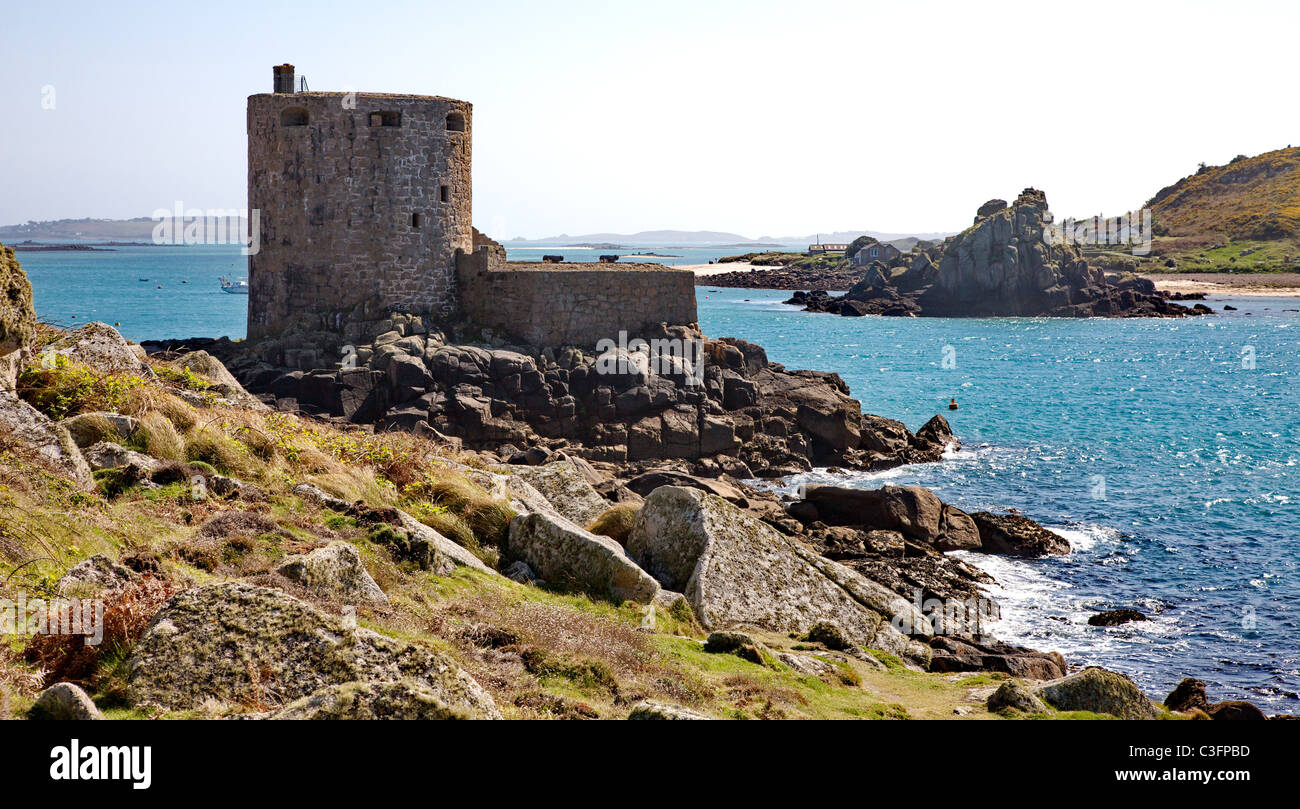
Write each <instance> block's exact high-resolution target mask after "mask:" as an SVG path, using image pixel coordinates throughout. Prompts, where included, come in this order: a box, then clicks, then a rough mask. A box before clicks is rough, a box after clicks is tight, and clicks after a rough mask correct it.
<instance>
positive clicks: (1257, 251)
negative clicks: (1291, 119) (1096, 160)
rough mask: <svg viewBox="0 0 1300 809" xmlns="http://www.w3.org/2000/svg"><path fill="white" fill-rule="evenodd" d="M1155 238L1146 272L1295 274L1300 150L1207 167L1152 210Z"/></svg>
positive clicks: (1169, 190) (1162, 195)
mask: <svg viewBox="0 0 1300 809" xmlns="http://www.w3.org/2000/svg"><path fill="white" fill-rule="evenodd" d="M1146 207H1148V208H1150V209H1151V212H1152V219H1153V230H1154V233H1155V235H1156V239H1155V243H1154V245H1153V254H1154V255H1153V258H1152V259H1149V260H1147V261H1144V262H1143V265H1144V266H1143V269H1155V268H1156V267H1155V266H1146V265H1158V266H1159V267H1160V268H1161V269H1165V267H1164V266H1163V265H1165V264H1166V262H1167V260H1168V259H1171V258H1172V259H1173V260H1174V263H1175V265H1176V268H1177V269H1178V270H1180V271H1189V272H1207V271H1226V270H1235V271H1253V272H1269V271H1272V272H1280V271H1284V270H1294V268H1295V266H1296V263H1297V261H1298V260H1300V147H1290V146H1288V147H1287V148H1285V149H1278V150H1276V151H1272V152H1266V153H1264V154H1261V155H1257V156H1255V157H1246V156H1244V155H1241V156H1238V157H1236V158H1234V159H1233V160H1232V161H1231V162H1230V163H1228V164H1227V165H1226V166H1205V165H1202V166H1201V167H1200V169H1199V170H1198V171H1197V172H1196V173H1195V174H1192V175H1190V176H1187V177H1184V178H1182V179H1181V180H1179V181H1178V182H1176V183H1174V184H1173V185H1170V186H1167V187H1165V188H1162V189H1161V190H1160V191H1159V192H1157V193H1156V195H1155V196H1153V197H1152V198H1151V199H1150V200H1149V201H1148V202H1147V203H1146Z"/></svg>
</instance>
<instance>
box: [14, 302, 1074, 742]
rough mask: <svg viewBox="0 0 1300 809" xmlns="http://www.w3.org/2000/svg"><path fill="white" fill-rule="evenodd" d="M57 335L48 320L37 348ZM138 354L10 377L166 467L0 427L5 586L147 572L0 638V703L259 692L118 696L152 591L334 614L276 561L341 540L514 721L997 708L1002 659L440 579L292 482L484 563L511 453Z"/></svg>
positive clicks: (401, 617)
mask: <svg viewBox="0 0 1300 809" xmlns="http://www.w3.org/2000/svg"><path fill="white" fill-rule="evenodd" d="M56 336H57V333H56V332H55V331H53V330H51V329H48V328H43V329H42V330H41V333H40V334H39V335H38V340H37V346H36V348H37V349H38V350H39V349H40V348H41V346H42V345H44V344H45V343H47V342H48V341H49V340H51V339H53V338H54V337H56ZM149 364H150V365H151V367H152V370H153V371H154V373H155V374H157V376H156V378H151V379H146V378H144V377H142V376H132V375H125V374H123V375H109V376H103V375H100V374H97V373H95V372H93V371H91V370H89V369H87V368H85V367H83V366H79V365H77V364H75V363H72V362H69V363H59V364H58V365H57V366H55V367H52V368H45V367H39V366H38V367H33V368H29V369H27V370H26V371H24V372H23V374H22V375H21V376H20V378H19V388H18V390H19V393H20V395H22V396H23V398H25V399H26V400H27V401H29V402H31V403H32V404H33V405H34V406H36V407H37V408H38V409H40V410H42V411H43V412H45V413H46V414H48V415H50V416H52V417H55V418H65V417H68V416H71V415H75V414H79V413H93V412H100V411H105V410H111V411H115V412H120V413H123V414H126V415H129V416H131V417H132V418H135V419H137V420H138V426H137V427H136V429H135V431H134V432H133V433H132V434H131V435H130V436H129V437H125V436H122V435H120V434H118V433H116V432H115V430H116V428H115V427H114V426H113V425H112V424H111V423H110V422H108V421H106V420H105V421H99V422H95V427H94V429H96V430H99V431H102V434H100V435H97V436H96V438H102V439H110V440H115V441H121V442H123V443H124V444H125V445H126V446H127V447H128V448H130V449H132V450H135V451H138V452H143V453H148V454H149V455H150V456H151V457H154V458H156V459H158V460H159V461H161V462H163V463H164V467H160V468H161V469H162V470H163V471H164V472H165V473H167V477H166V482H163V479H162V478H160V476H159V472H155V473H153V475H152V480H147V479H144V478H141V477H139V476H131V475H128V474H127V473H126V472H125V471H123V470H126V469H129V467H123V468H121V469H109V470H103V471H100V472H97V473H96V474H95V482H96V484H97V486H96V489H95V490H94V491H91V492H87V491H78V490H77V489H76V488H74V487H73V485H72V484H70V483H69V482H68V481H67V480H64V479H62V478H60V477H57V476H55V475H53V474H51V473H50V472H49V471H47V470H46V469H45V468H44V467H43V466H42V464H41V462H40V458H39V457H36V456H34V455H33V454H32V453H31V452H29V451H27V450H25V449H24V448H23V447H22V446H20V445H18V444H14V443H13V442H9V441H0V598H5V597H8V598H11V599H14V598H17V597H18V595H19V594H20V593H26V594H31V595H32V596H39V597H54V596H56V595H57V594H58V593H59V592H60V591H59V585H58V582H59V580H60V577H62V576H63V575H64V574H65V573H66V572H67V570H68V569H69V568H71V567H72V566H73V565H75V564H77V563H78V562H80V561H82V560H84V559H86V558H87V557H89V556H91V555H92V554H96V553H104V554H108V555H109V556H110V557H112V558H118V557H121V558H125V559H129V560H131V561H132V564H135V565H137V567H138V568H139V569H141V570H149V571H150V573H149V575H148V576H146V577H144V578H143V579H142V580H141V581H140V582H139V583H137V584H133V585H131V586H129V587H127V588H126V589H124V590H120V591H114V594H113V595H112V596H111V597H108V604H107V605H106V612H105V616H106V617H105V623H106V627H107V630H106V635H105V642H104V643H103V644H102V645H101V646H99V647H83V646H82V644H81V643H80V640H79V639H74V638H73V636H66V637H65V636H36V637H34V638H28V637H26V636H24V635H17V634H7V635H0V719H5V718H10V717H19V716H23V715H25V714H26V712H27V710H28V708H29V707H30V706H31V704H32V701H33V699H34V698H35V696H36V694H37V692H38V691H39V690H40V689H41V688H42V687H46V686H49V685H51V684H53V683H54V682H59V681H71V682H76V683H78V684H80V685H82V686H84V687H85V688H86V689H87V690H88V691H89V693H90V694H91V695H92V697H93V698H94V699H95V701H96V702H97V703H98V705H99V707H100V708H102V709H104V710H105V711H107V713H108V715H109V717H110V718H120V719H143V718H156V717H160V716H171V717H202V716H229V715H236V714H240V713H244V712H248V711H258V710H265V709H267V708H273V707H275V705H274V704H270V703H268V704H229V705H215V704H214V705H213V706H212V708H211V710H207V709H204V710H201V711H189V712H171V713H162V712H159V711H155V710H153V709H151V708H144V707H141V706H138V705H135V704H133V703H131V702H130V701H129V699H128V697H127V691H128V689H127V683H126V675H127V671H128V662H127V661H128V660H129V657H130V654H131V651H132V648H133V645H134V644H135V643H136V642H137V641H138V640H139V639H140V637H141V635H142V633H143V632H144V630H145V627H146V626H147V624H148V622H149V620H150V619H151V617H152V616H153V615H154V613H155V612H156V611H157V610H158V609H159V608H160V607H161V606H162V605H163V603H164V602H165V601H166V600H167V599H168V598H170V597H171V596H172V595H173V594H175V593H177V592H179V591H181V590H185V589H187V588H191V587H195V586H199V585H203V584H208V583H213V582H218V581H223V580H235V579H240V580H245V581H251V582H254V583H260V584H263V585H265V586H271V587H278V588H281V589H285V590H286V591H290V592H293V593H294V594H296V595H297V596H299V597H302V598H308V599H314V603H315V604H316V606H317V607H319V608H321V609H325V610H329V611H331V612H337V611H338V609H339V608H340V604H339V603H336V602H335V601H332V600H330V599H328V598H323V597H320V598H318V597H317V596H314V595H313V594H312V592H311V591H310V590H307V589H303V588H299V587H297V586H295V585H293V584H292V583H290V582H288V581H287V580H284V579H283V578H282V577H281V576H280V575H279V574H278V573H276V570H277V569H278V568H277V565H278V564H279V562H280V561H283V559H284V557H285V556H286V555H287V554H294V553H304V552H307V551H309V550H312V549H315V548H318V547H322V546H324V545H326V544H328V543H331V542H339V541H341V542H345V543H349V544H351V545H352V546H353V547H354V548H355V549H356V550H357V552H358V553H359V555H360V558H361V559H362V560H363V562H364V565H365V567H366V569H367V570H368V572H369V573H370V574H371V575H372V576H373V577H374V579H375V581H377V582H378V584H379V585H380V586H381V587H382V589H383V590H384V591H385V593H386V594H387V595H388V597H389V598H390V599H391V605H389V606H387V607H382V608H380V607H372V606H363V607H360V608H359V609H358V612H357V618H358V620H359V622H360V624H361V625H362V626H364V627H366V628H369V629H373V630H375V631H377V632H380V633H381V634H384V635H387V636H390V637H394V638H399V639H402V640H405V641H410V642H413V643H416V644H418V645H421V646H426V647H429V648H432V649H435V650H438V651H440V652H443V653H445V654H447V655H449V656H450V657H451V658H452V659H454V660H455V661H456V662H457V663H458V664H459V665H460V666H461V667H463V668H464V669H465V670H466V671H468V672H469V673H470V674H471V675H472V676H473V677H474V678H475V679H476V680H477V681H478V682H479V683H481V684H482V685H483V687H484V688H486V689H487V690H488V691H489V692H490V693H491V694H492V696H493V698H494V699H495V701H496V703H497V705H498V706H499V707H500V709H501V710H502V712H503V713H504V714H505V715H506V716H507V717H509V718H521V719H541V718H621V717H624V716H626V715H627V714H628V712H629V710H630V709H631V706H632V705H633V704H635V703H637V702H638V701H639V700H642V699H646V698H649V699H652V700H658V701H661V702H669V703H673V704H676V705H682V706H687V707H689V708H690V709H692V710H695V711H697V712H700V713H703V714H706V715H708V716H713V717H718V718H790V719H795V718H864V719H907V718H966V719H998V718H1002V717H1000V716H999V715H996V714H992V713H989V712H988V710H986V708H985V704H984V701H985V699H986V698H987V697H988V695H989V694H990V693H991V692H992V691H993V690H994V689H995V688H996V687H997V686H998V685H999V684H1000V683H1001V681H1002V680H1004V679H1005V676H1004V675H1001V674H989V673H973V672H972V673H959V674H942V673H929V672H920V671H914V670H911V669H908V668H906V667H904V665H903V664H902V663H901V662H900V661H899V660H897V659H896V658H893V657H891V656H890V655H887V654H885V653H880V652H875V653H862V652H858V653H856V654H847V653H839V652H835V651H833V650H830V649H827V648H824V647H823V646H821V645H820V644H818V643H814V642H811V641H806V640H802V639H799V638H792V637H785V636H777V635H772V634H770V633H755V636H756V637H759V638H761V641H762V642H763V643H765V644H766V645H767V647H768V649H769V650H770V651H771V652H772V653H773V654H775V653H778V652H783V651H788V652H797V653H798V654H801V655H805V656H808V655H815V656H818V659H820V660H823V661H825V662H826V665H825V666H824V671H822V673H820V674H815V675H814V674H808V673H804V672H801V671H799V670H796V669H793V668H791V666H790V665H786V664H785V663H784V662H781V661H780V660H776V659H767V658H764V659H763V660H762V661H759V662H755V661H751V660H748V659H742V658H741V657H738V656H736V655H733V654H724V653H711V652H708V651H705V649H704V647H703V645H702V643H701V639H702V638H703V637H704V635H705V633H704V632H703V631H702V630H701V629H700V627H699V626H698V624H697V623H696V622H695V619H694V617H693V616H692V615H691V614H690V612H689V610H687V611H686V612H685V614H682V613H681V612H680V611H678V610H677V609H670V610H666V611H662V610H661V611H654V612H649V613H647V612H646V609H645V607H643V606H640V605H637V604H633V603H631V602H626V603H617V602H614V601H611V600H608V599H605V598H601V597H599V596H594V595H589V594H586V593H583V592H580V591H574V590H570V589H567V588H566V587H564V586H562V585H555V586H549V587H536V586H528V585H522V584H517V583H515V582H513V581H510V580H508V579H506V578H505V577H503V576H490V575H486V574H484V573H481V572H477V571H471V570H469V569H460V570H458V571H457V572H455V573H453V574H451V575H445V576H438V575H435V574H434V572H432V571H431V570H427V569H424V568H422V567H420V566H419V565H418V564H417V563H415V562H413V561H412V560H411V559H410V558H408V557H406V556H402V555H401V554H399V553H398V550H399V549H397V548H396V547H395V546H394V545H393V543H392V538H391V536H387V537H386V536H385V535H384V532H383V531H382V530H380V529H377V528H376V527H375V526H374V525H370V524H368V523H365V522H364V521H359V519H358V517H357V516H356V515H355V514H353V513H351V510H349V513H343V512H339V511H335V510H331V509H330V508H327V507H324V506H321V505H318V504H314V503H312V502H310V501H308V500H304V499H303V498H302V497H300V496H298V495H297V494H296V493H295V489H294V487H295V486H296V485H297V484H298V483H312V484H314V485H317V486H320V487H321V488H323V489H324V490H326V491H328V492H330V493H331V494H333V495H336V496H338V497H341V498H343V499H344V500H345V501H347V502H350V503H351V502H357V501H360V502H361V503H364V504H365V507H366V508H367V509H380V510H382V509H386V508H391V507H400V508H404V509H407V510H409V512H410V513H411V514H414V515H416V518H417V519H419V520H421V521H423V522H425V523H426V524H428V525H430V526H433V527H435V528H436V529H437V530H438V531H440V532H441V533H443V534H444V535H445V536H447V537H449V538H451V539H452V540H453V541H455V542H457V543H459V544H461V545H463V546H464V547H465V548H466V549H468V550H470V551H471V552H473V553H474V554H475V555H477V556H478V557H479V558H481V559H482V560H483V561H485V562H486V563H488V564H490V565H495V564H498V563H499V559H500V556H499V554H500V548H501V547H502V545H503V542H504V538H503V534H504V532H505V530H506V525H507V523H508V520H509V519H510V517H511V515H512V514H513V511H512V510H511V508H510V506H509V504H508V503H507V502H505V501H504V500H503V499H501V498H500V497H499V496H498V495H496V494H494V493H492V492H490V491H488V490H487V489H485V488H483V487H482V486H481V485H480V481H481V480H482V479H483V476H484V475H487V474H489V473H491V472H496V473H507V472H509V471H510V470H509V469H508V468H507V467H500V466H494V465H492V464H490V463H487V462H485V460H484V459H483V458H481V457H479V456H476V455H474V454H472V453H462V452H458V451H456V450H454V449H451V448H449V447H447V446H446V445H443V444H435V443H433V442H432V441H430V440H428V439H426V438H421V437H418V436H414V435H411V434H406V433H382V434H375V433H372V432H367V431H364V430H360V429H355V428H339V427H335V426H333V425H329V424H325V423H323V422H318V421H313V420H309V419H305V418H300V417H298V416H295V415H293V414H289V413H278V412H274V411H267V410H252V409H245V408H242V407H238V406H234V405H232V404H230V403H229V402H224V400H220V399H218V398H217V397H215V396H213V395H211V393H210V390H209V388H210V384H209V383H208V382H206V381H204V380H203V379H201V378H199V377H198V376H196V375H195V374H193V373H192V372H191V371H190V370H189V369H188V367H177V366H175V365H174V364H170V363H167V362H165V361H162V360H158V359H151V360H150V361H149ZM195 473H201V474H202V475H204V476H206V477H208V478H209V479H215V477H216V476H218V475H232V476H235V475H237V476H238V477H239V479H240V480H241V481H243V483H244V487H243V488H241V489H239V490H237V491H234V492H228V493H226V494H224V495H217V494H215V493H208V492H206V491H204V492H202V493H201V495H200V494H196V493H195V490H194V489H193V486H192V484H191V481H192V480H193V479H194V478H193V475H194V474H195ZM682 603H684V602H682ZM65 641H66V642H65ZM87 650H89V651H87ZM1047 716H1050V717H1051V718H1067V719H1073V718H1091V717H1092V716H1093V715H1091V714H1088V715H1080V714H1071V713H1057V712H1051V713H1050V714H1048V715H1047ZM1009 718H1010V717H1009Z"/></svg>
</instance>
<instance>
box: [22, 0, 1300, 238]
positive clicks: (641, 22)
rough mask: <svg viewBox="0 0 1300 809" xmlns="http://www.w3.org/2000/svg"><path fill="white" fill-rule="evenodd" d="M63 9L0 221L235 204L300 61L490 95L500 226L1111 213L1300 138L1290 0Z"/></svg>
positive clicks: (631, 229)
mask: <svg viewBox="0 0 1300 809" xmlns="http://www.w3.org/2000/svg"><path fill="white" fill-rule="evenodd" d="M72 6H73V7H72V8H71V9H69V10H68V11H66V12H64V13H62V14H61V16H60V17H58V18H51V16H50V13H49V11H48V10H45V9H37V8H35V7H30V6H29V7H23V8H18V9H15V10H13V11H11V12H9V13H8V15H7V19H6V29H7V30H6V45H7V50H6V60H7V69H6V79H5V81H4V82H3V83H0V100H2V101H3V102H4V104H5V109H7V110H8V111H9V116H8V120H7V122H6V124H7V125H6V126H5V127H3V128H0V172H3V176H4V177H5V180H6V192H7V193H5V194H4V195H0V224H17V223H22V222H26V221H28V220H50V219H64V218H80V217H94V218H111V219H125V218H132V217H139V216H148V215H149V214H150V213H151V212H152V211H154V210H155V209H158V208H170V207H171V206H172V205H173V204H174V202H175V201H177V200H181V201H183V202H184V203H185V205H186V206H187V207H198V208H222V209H225V208H237V207H243V206H244V205H245V204H246V203H245V196H246V182H247V180H246V177H247V175H246V171H247V168H246V135H245V125H244V106H245V99H246V97H247V96H248V95H250V94H254V93H263V92H268V91H269V89H270V84H271V71H270V68H271V65H273V64H277V63H279V62H284V61H288V62H292V63H294V64H295V65H297V67H298V71H299V74H300V75H304V76H306V77H307V80H308V82H309V84H310V86H311V88H312V89H314V90H349V89H356V90H366V91H392V92H413V93H427V94H435V95H446V96H451V97H455V98H461V99H464V100H467V101H470V102H471V103H473V104H474V132H473V136H474V185H475V188H474V191H475V194H474V219H475V223H476V225H477V226H478V227H479V228H481V229H483V230H484V231H485V232H487V233H488V234H489V235H492V236H493V237H495V238H498V239H514V238H515V237H519V236H523V237H527V238H530V239H537V238H546V237H552V236H555V235H557V234H562V233H570V234H579V235H581V234H593V233H595V234H598V233H636V232H639V231H645V230H651V229H660V230H686V231H691V230H702V229H709V230H717V231H725V232H730V233H736V234H744V235H745V236H746V237H747V238H751V239H755V240H766V239H776V238H784V237H788V236H790V235H791V234H800V233H810V234H811V233H818V232H822V233H829V232H834V231H853V230H863V229H866V230H872V231H879V232H886V233H891V234H893V233H897V234H907V233H933V232H954V231H958V230H961V229H962V228H964V227H966V226H967V225H969V223H970V221H971V218H972V216H973V215H974V212H975V209H976V208H977V207H978V206H979V205H980V204H981V203H982V202H984V201H985V200H987V199H990V198H993V197H1001V198H1003V199H1007V200H1011V199H1014V198H1015V196H1016V195H1017V194H1018V193H1019V192H1020V190H1021V189H1022V188H1024V187H1026V186H1033V187H1036V188H1039V189H1042V190H1044V191H1046V193H1047V196H1048V200H1049V202H1050V203H1051V205H1052V208H1053V210H1055V211H1056V212H1058V214H1061V215H1067V216H1087V215H1091V214H1095V213H1108V214H1117V213H1120V212H1123V211H1125V210H1128V209H1131V208H1135V207H1137V206H1140V205H1141V204H1142V203H1143V202H1144V201H1145V200H1147V199H1148V198H1149V197H1150V196H1151V195H1152V194H1154V193H1155V192H1156V191H1158V190H1159V189H1160V188H1161V187H1163V186H1165V185H1168V184H1169V183H1172V182H1174V181H1176V180H1177V179H1178V178H1180V177H1183V176H1185V175H1187V174H1190V173H1192V172H1194V171H1195V169H1196V166H1197V164H1198V163H1200V162H1202V161H1204V162H1207V163H1210V164H1222V163H1226V162H1228V161H1229V160H1231V159H1232V158H1233V157H1234V156H1236V155H1237V154H1250V155H1253V154H1258V153H1260V152H1265V151H1270V150H1272V149H1276V148H1281V147H1284V146H1287V145H1289V144H1290V143H1291V142H1292V141H1293V140H1294V133H1296V132H1298V131H1300V110H1297V109H1296V107H1295V105H1293V104H1287V103H1285V101H1280V100H1279V99H1278V97H1277V96H1276V93H1275V92H1273V91H1271V90H1270V89H1269V83H1268V82H1266V81H1260V80H1258V79H1256V78H1253V77H1260V76H1265V77H1267V76H1281V75H1287V72H1288V71H1289V69H1290V65H1289V64H1288V61H1289V54H1290V48H1291V46H1290V43H1289V39H1290V38H1291V32H1292V31H1294V30H1295V29H1294V25H1292V24H1289V23H1293V22H1294V20H1286V19H1282V18H1283V17H1284V16H1292V17H1294V16H1296V15H1297V12H1296V10H1295V9H1277V8H1272V7H1269V6H1267V5H1265V4H1258V3H1250V2H1242V3H1236V4H1233V5H1232V6H1231V7H1227V8H1220V7H1216V6H1215V5H1213V4H1209V3H1185V4H1162V5H1161V6H1160V7H1143V8H1138V9H1134V8H1132V7H1131V5H1128V4H1120V3H1097V4H1092V5H1090V6H1089V7H1088V9H1087V13H1084V14H1080V13H1077V12H1075V11H1072V10H1071V9H1068V8H1064V7H1059V8H1058V7H1044V6H1040V5H1036V4H1029V3H1025V4H1013V5H1008V6H1006V7H1005V8H1004V7H999V8H997V9H994V8H991V7H983V6H966V5H960V4H946V3H945V4H936V5H931V6H927V7H926V8H924V9H918V8H903V7H898V6H896V5H893V4H876V3H845V2H814V3H810V4H805V5H803V6H800V7H799V10H798V11H793V10H791V9H790V7H789V6H788V5H785V4H780V5H778V4H772V3H715V4H710V5H709V6H707V7H703V6H701V5H700V4H698V3H695V4H691V3H679V2H665V3H660V4H657V5H656V6H654V7H636V8H621V7H610V6H609V5H607V4H601V3H587V2H568V3H556V4H552V5H550V6H549V7H547V8H541V7H538V6H535V5H524V4H517V3H506V2H487V3H478V4H475V5H474V6H473V7H469V6H468V5H466V4H445V3H439V4H419V3H382V2H380V3H373V4H370V5H369V6H367V7H366V9H367V10H366V12H365V13H362V14H357V13H356V12H355V11H354V10H353V7H351V6H349V5H348V4H343V3H329V2H326V3H319V4H315V5H314V6H312V7H311V9H310V10H309V11H293V10H284V9H280V8H272V7H269V6H266V5H264V4H251V3H246V2H232V3H227V4H222V5H221V6H220V7H211V8H210V7H203V6H194V7H186V8H185V12H184V14H183V15H182V14H177V13H174V12H173V11H171V9H172V8H174V7H169V6H161V5H140V4H129V3H128V4H118V5H115V6H112V7H101V6H99V5H95V4H89V3H74V4H72ZM340 20H344V22H340ZM688 21H689V22H688ZM989 24H992V25H995V26H997V27H998V28H999V30H1001V31H1003V32H1004V34H1003V35H1002V36H991V35H989V34H987V33H981V34H980V35H979V36H972V35H971V32H972V31H976V30H986V28H987V25H989ZM1207 49H1208V50H1207ZM1207 52H1212V54H1213V58H1200V54H1202V53H1207ZM1193 57H1195V58H1193ZM51 101H52V102H53V103H52V104H51V103H50V102H51ZM1279 102H1280V103H1279ZM51 107H52V108H51ZM1238 110H1242V111H1244V110H1249V115H1248V116H1242V115H1239V114H1233V113H1234V112H1235V111H1238ZM1242 122H1244V123H1245V124H1248V125H1243V123H1242ZM772 234H781V235H778V236H773V235H772Z"/></svg>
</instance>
